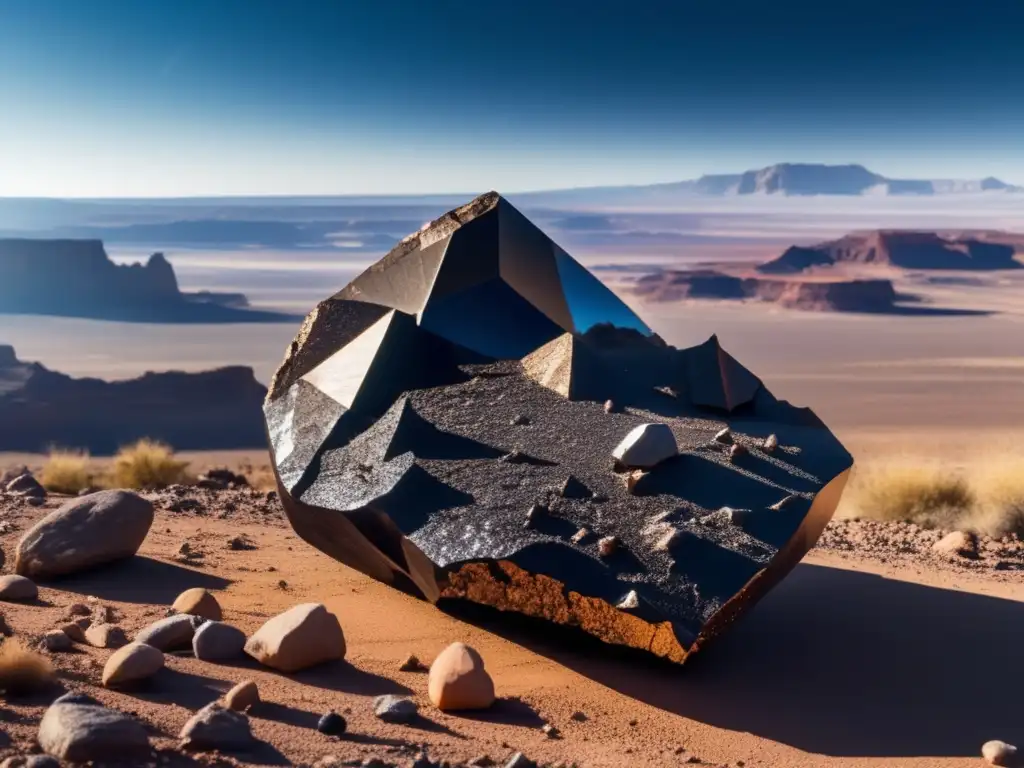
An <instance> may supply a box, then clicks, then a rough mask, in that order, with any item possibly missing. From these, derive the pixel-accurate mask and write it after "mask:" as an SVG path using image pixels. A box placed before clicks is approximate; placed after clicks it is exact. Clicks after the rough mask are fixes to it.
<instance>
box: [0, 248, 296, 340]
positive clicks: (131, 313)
mask: <svg viewBox="0 0 1024 768" xmlns="http://www.w3.org/2000/svg"><path fill="white" fill-rule="evenodd" d="M247 307H248V301H247V299H246V297H245V296H243V295H241V294H222V293H211V292H209V291H202V292H199V293H195V294H190V293H183V292H182V291H181V290H180V289H179V287H178V280H177V278H176V276H175V274H174V269H173V267H171V265H170V263H169V262H168V261H167V259H166V258H165V257H164V255H163V254H162V253H155V254H153V255H152V256H150V258H149V260H148V261H147V262H146V263H145V264H131V265H119V264H115V263H114V262H113V261H111V260H110V257H109V256H107V252H106V251H105V250H104V248H103V243H102V242H101V241H99V240H33V239H20V238H19V239H0V314H30V315H57V316H63V317H84V318H93V319H99V320H121V321H128V322H152V323H246V322H250V323H251V322H257V323H259V322H281V321H289V320H292V319H293V318H291V317H290V316H288V315H283V314H278V313H276V312H263V311H255V310H250V309H248V308H247Z"/></svg>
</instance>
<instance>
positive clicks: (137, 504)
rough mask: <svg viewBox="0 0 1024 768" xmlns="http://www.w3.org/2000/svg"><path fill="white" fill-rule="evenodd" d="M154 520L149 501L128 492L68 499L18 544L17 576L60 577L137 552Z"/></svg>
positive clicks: (102, 492) (100, 493) (102, 493)
mask: <svg viewBox="0 0 1024 768" xmlns="http://www.w3.org/2000/svg"><path fill="white" fill-rule="evenodd" d="M152 524H153V505H152V504H151V503H149V502H148V501H146V500H145V499H144V498H142V497H141V496H139V495H137V494H134V493H131V492H129V491H100V492H99V493H93V494H90V495H89V496H82V497H81V498H77V499H73V500H72V501H69V502H68V503H67V504H65V505H64V506H62V507H60V508H59V509H56V510H54V511H53V512H51V513H50V514H48V515H47V516H46V517H44V518H43V519H42V520H40V521H39V522H38V523H36V524H35V525H34V526H33V527H32V528H31V529H30V530H29V531H28V532H27V533H26V534H25V535H24V536H23V537H22V539H21V541H19V542H18V548H17V552H16V560H15V566H14V569H15V571H16V572H17V573H19V574H21V575H22V576H29V577H31V578H48V577H51V576H62V575H64V574H69V573H75V572H77V571H81V570H84V569H86V568H90V567H92V566H95V565H99V564H101V563H107V562H111V561H113V560H120V559H122V558H126V557H131V556H132V555H134V554H135V553H136V552H138V550H139V547H140V546H141V545H142V542H143V540H144V539H145V538H146V534H147V533H149V528H150V526H151V525H152Z"/></svg>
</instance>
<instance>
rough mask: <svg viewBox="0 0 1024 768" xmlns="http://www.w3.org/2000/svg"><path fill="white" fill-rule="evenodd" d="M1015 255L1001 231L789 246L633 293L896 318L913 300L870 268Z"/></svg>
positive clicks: (1012, 242)
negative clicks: (753, 262)
mask: <svg viewBox="0 0 1024 768" xmlns="http://www.w3.org/2000/svg"><path fill="white" fill-rule="evenodd" d="M1018 250H1024V235H1017V234H1013V233H1008V232H992V231H983V232H947V233H940V232H915V231H901V230H879V231H873V232H860V233H852V234H849V235H846V236H844V237H841V238H839V239H838V240H831V241H828V242H825V243H821V244H819V245H813V246H798V245H794V246H792V247H790V248H787V249H786V250H785V251H784V252H783V253H782V254H781V255H780V256H778V257H776V258H774V259H771V260H770V261H766V262H764V263H763V264H758V265H757V266H755V267H753V269H752V270H751V269H750V268H749V267H746V268H737V267H735V266H730V267H721V268H702V269H696V270H667V269H655V270H653V271H651V272H649V273H647V274H645V275H642V276H641V277H640V278H639V279H638V280H637V281H636V283H634V285H633V292H634V293H635V294H637V295H639V296H642V297H644V298H645V299H647V300H648V301H657V302H670V301H680V300H683V299H716V300H755V301H765V302H772V303H775V304H778V305H780V306H783V307H786V308H789V309H802V310H810V311H817V312H896V311H900V309H901V308H900V307H899V306H898V305H899V302H900V301H905V300H907V299H908V298H912V297H906V296H901V295H900V294H899V293H898V292H897V291H896V289H895V287H894V286H893V283H892V281H891V280H889V279H887V277H882V276H879V275H878V273H877V271H875V270H872V269H871V268H875V267H883V268H889V269H890V270H893V269H895V270H907V271H909V270H915V271H931V270H934V271H961V272H965V271H973V272H982V271H992V270H1000V269H1020V268H1022V267H1024V264H1022V263H1021V262H1020V261H1019V260H1018V257H1017V255H1016V254H1017V251H1018ZM840 269H842V270H843V271H839V270H840ZM866 270H870V271H869V274H868V275H867V276H864V275H863V274H862V273H863V272H864V271H866Z"/></svg>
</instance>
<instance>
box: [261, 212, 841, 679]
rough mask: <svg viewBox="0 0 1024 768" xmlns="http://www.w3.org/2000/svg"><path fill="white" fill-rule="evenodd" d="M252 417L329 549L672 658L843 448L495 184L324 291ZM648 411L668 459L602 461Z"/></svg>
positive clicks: (775, 559)
mask: <svg viewBox="0 0 1024 768" xmlns="http://www.w3.org/2000/svg"><path fill="white" fill-rule="evenodd" d="M607 400H612V401H613V403H614V404H615V407H614V408H612V409H610V412H608V411H607V410H606V408H605V405H604V404H605V401H607ZM264 412H265V415H266V422H267V429H268V433H269V436H270V443H271V450H272V453H273V458H274V464H275V467H276V471H277V477H278V485H279V488H280V494H281V499H282V501H283V503H284V507H285V510H286V512H287V514H288V518H289V520H290V522H291V524H292V526H293V527H294V528H295V530H296V532H297V533H298V534H299V535H300V536H301V537H302V538H303V539H305V540H306V541H307V542H309V543H310V544H312V545H313V546H315V547H317V548H318V549H320V550H322V551H323V552H325V553H327V554H328V555H330V556H331V557H334V558H336V559H337V560H340V561H341V562H343V563H345V564H346V565H349V566H351V567H353V568H356V569H358V570H360V571H362V572H363V573H366V574H367V575H369V576H372V577H373V578H375V579H379V580H381V581H383V582H386V583H388V584H391V585H392V586H394V587H396V588H398V589H401V590H404V591H406V592H409V593H411V594H414V595H417V596H419V597H422V598H424V599H427V600H430V601H432V602H438V601H440V600H444V599H449V598H454V599H468V600H472V601H476V602H479V603H483V604H486V605H490V606H493V607H496V608H499V609H502V610H509V611H519V612H522V613H526V614H529V615H532V616H537V617H541V618H546V619H550V620H551V621H554V622H558V623H560V624H565V625H571V626H578V627H580V628H582V629H583V630H585V631H587V632H590V633H592V634H594V635H596V636H598V637H600V638H602V639H603V640H605V641H607V642H610V643H618V644H623V645H628V646H632V647H635V648H641V649H645V650H649V651H651V652H653V653H655V654H657V655H659V656H663V657H666V658H669V659H672V660H674V661H683V660H684V659H685V658H686V657H687V655H688V654H689V653H691V652H692V651H693V650H696V648H698V647H699V646H700V644H701V643H702V642H704V641H705V640H706V639H707V638H709V637H711V636H713V635H714V634H715V633H716V632H718V631H719V630H720V629H721V628H722V627H724V626H725V625H726V624H728V623H729V622H730V621H731V620H732V619H733V618H734V617H735V616H736V615H737V614H738V613H739V611H741V610H742V609H743V608H744V607H747V606H749V605H751V604H752V603H753V602H754V601H756V600H757V599H758V598H759V597H761V596H762V595H763V594H764V593H765V592H766V591H767V590H768V589H769V588H770V587H771V586H772V585H773V584H774V583H776V582H777V581H778V580H779V579H780V578H781V577H782V576H784V575H785V574H786V573H787V572H788V571H789V570H790V569H792V568H793V566H794V565H796V563H797V562H798V561H799V560H800V558H801V557H802V556H803V555H804V554H805V553H806V552H807V550H808V549H810V547H812V546H813V545H814V542H815V541H816V540H817V538H818V536H819V535H820V534H821V531H822V529H823V528H824V527H825V525H826V524H827V522H828V520H829V519H830V518H831V516H832V514H833V512H834V511H835V508H836V505H837V504H838V501H839V497H840V495H841V493H842V489H843V486H844V484H845V482H846V479H847V475H848V473H849V469H850V467H851V466H852V459H851V457H850V455H849V454H848V453H847V452H846V451H845V450H844V449H843V447H842V446H841V445H840V444H839V443H838V441H837V440H836V439H835V438H834V437H833V436H832V434H831V433H830V432H829V431H828V430H827V429H826V428H825V427H824V425H823V424H822V423H821V422H820V421H819V420H818V419H817V418H816V417H815V416H814V414H813V413H811V411H809V410H807V409H802V408H795V407H793V406H791V405H789V404H788V403H786V402H782V401H779V400H776V399H775V398H774V397H772V395H771V394H770V393H769V392H768V391H767V390H766V389H765V388H764V386H763V385H762V383H761V381H760V380H759V379H758V378H757V377H756V376H754V375H753V374H752V373H750V372H749V371H747V370H746V369H745V368H744V367H743V366H742V365H740V364H739V363H738V362H737V361H736V360H735V359H733V358H732V357H731V356H730V355H728V354H727V353H726V352H725V351H724V350H722V348H721V347H720V346H719V344H718V340H717V339H716V338H715V337H712V338H711V339H709V340H708V341H707V342H706V343H704V344H701V345H700V346H697V347H693V348H690V349H683V350H680V349H676V348H674V347H670V346H668V345H666V344H665V343H664V342H663V341H662V340H661V339H660V338H659V337H658V336H657V335H655V334H654V333H653V332H652V331H651V330H650V329H649V328H648V327H647V326H646V325H645V324H644V323H643V322H642V321H641V320H640V319H639V318H638V317H637V316H636V315H635V314H634V313H633V312H632V310H630V309H629V308H628V307H627V306H626V305H625V304H624V303H622V302H621V301H620V300H619V299H618V298H617V297H616V296H615V295H614V294H613V293H612V292H611V291H609V290H608V289H607V288H606V287H605V286H604V285H603V284H602V283H601V282H600V281H599V280H598V279H597V278H595V277H594V276H593V275H591V274H590V273H589V272H588V271H587V270H586V269H584V268H583V267H582V266H581V265H580V264H579V263H578V262H576V261H575V260H573V259H572V258H571V257H570V256H569V255H568V254H567V253H565V251H563V250H562V249H561V248H559V247H558V246H557V245H555V244H554V243H553V242H552V241H551V240H549V239H548V238H547V236H545V235H544V234H543V233H542V232H541V231H540V230H538V229H537V228H536V227H534V226H533V225H532V224H531V223H530V222H529V221H528V220H527V219H526V218H524V217H523V216H522V214H520V213H519V212H518V211H517V210H516V209H515V208H513V207H512V206H511V205H509V204H508V202H506V201H505V200H504V199H502V198H501V197H500V196H499V195H498V194H496V193H493V192H492V193H489V194H487V195H483V196H482V197H479V198H477V199H476V200H474V201H472V202H471V203H469V204H468V205H466V206H464V207H462V208H458V209H456V210H454V211H451V212H450V213H448V214H446V215H445V216H443V217H441V218H440V219H438V220H437V221H435V222H433V223H431V224H430V225H428V226H427V227H425V228H424V229H423V230H421V231H420V232H418V233H416V234H414V235H412V236H410V237H408V238H406V239H405V240H403V241H402V242H401V243H399V244H398V246H396V247H395V248H394V249H393V250H392V251H391V252H390V253H389V254H388V255H387V256H385V257H384V258H383V259H381V261H379V262H377V263H376V264H374V265H373V266H371V267H370V268H369V269H367V270H366V271H365V272H364V273H363V274H361V275H360V276H359V277H357V278H356V279H355V280H353V281H352V282H351V283H350V284H349V285H348V286H346V287H345V288H344V289H343V290H342V291H341V292H340V293H338V294H337V295H335V296H334V297H332V298H330V299H327V300H326V301H324V302H322V303H321V304H319V305H318V306H317V307H316V308H315V309H314V310H313V311H312V312H311V313H310V315H309V316H308V317H307V318H306V321H305V323H304V324H303V325H302V327H301V329H300V330H299V333H298V335H297V337H296V339H295V341H294V342H293V343H292V345H291V347H290V349H289V350H288V354H287V357H286V358H285V361H284V363H283V364H282V365H281V367H280V369H279V370H278V371H277V373H276V375H275V377H274V381H273V382H272V384H271V387H270V391H269V393H268V395H267V400H266V403H265V406H264ZM652 422H662V423H665V424H668V425H669V427H670V428H671V430H672V432H673V433H674V435H675V438H676V442H677V444H678V446H679V454H678V455H677V456H674V457H671V458H668V459H666V460H665V461H662V462H661V463H659V464H657V465H656V466H655V467H653V469H650V470H649V471H646V472H643V473H636V472H620V471H617V470H621V469H622V468H621V467H616V466H615V462H614V461H613V459H612V452H613V451H614V449H615V447H616V446H617V445H618V444H619V443H620V442H621V441H622V439H623V438H624V437H625V436H626V435H627V434H628V433H629V432H630V431H631V430H632V429H633V428H634V427H636V426H638V425H640V424H644V423H652ZM725 427H728V428H729V429H730V430H731V434H732V437H731V438H729V437H726V436H722V437H721V438H720V439H719V440H716V439H715V435H716V434H717V433H719V432H720V431H721V430H722V429H723V428H725ZM769 435H775V436H777V439H778V446H777V447H773V444H770V445H769V446H768V449H767V450H766V449H765V440H766V438H768V436H769ZM773 443H774V441H773ZM735 446H739V447H735ZM584 529H585V530H584ZM608 537H615V541H614V542H612V545H609V543H608V541H607V539H608ZM602 540H604V542H603V543H601V542H602Z"/></svg>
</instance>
